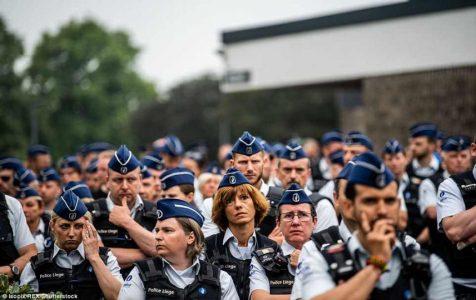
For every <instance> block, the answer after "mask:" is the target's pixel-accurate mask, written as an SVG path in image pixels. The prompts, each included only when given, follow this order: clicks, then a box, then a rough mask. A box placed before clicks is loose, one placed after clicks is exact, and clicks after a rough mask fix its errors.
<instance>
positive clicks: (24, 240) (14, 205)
mask: <svg viewBox="0 0 476 300" xmlns="http://www.w3.org/2000/svg"><path fill="white" fill-rule="evenodd" d="M5 200H6V203H7V206H8V221H9V222H10V226H11V227H12V232H13V244H14V245H15V248H17V250H18V249H20V248H23V247H25V246H28V245H31V244H35V240H34V239H33V236H32V234H31V232H30V228H29V227H28V224H27V223H26V218H25V214H24V213H23V209H22V207H21V203H20V201H18V200H17V199H15V198H13V197H10V196H8V195H5Z"/></svg>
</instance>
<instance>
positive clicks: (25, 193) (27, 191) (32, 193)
mask: <svg viewBox="0 0 476 300" xmlns="http://www.w3.org/2000/svg"><path fill="white" fill-rule="evenodd" d="M29 197H36V198H39V199H40V200H41V197H40V194H38V192H37V191H36V190H35V189H34V188H32V187H29V186H25V187H22V188H20V190H19V191H18V193H17V195H16V198H17V199H26V198H29Z"/></svg>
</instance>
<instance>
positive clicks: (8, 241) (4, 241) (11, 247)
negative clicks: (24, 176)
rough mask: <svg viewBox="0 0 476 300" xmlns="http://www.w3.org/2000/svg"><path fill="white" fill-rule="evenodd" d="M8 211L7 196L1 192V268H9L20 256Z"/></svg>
mask: <svg viewBox="0 0 476 300" xmlns="http://www.w3.org/2000/svg"><path fill="white" fill-rule="evenodd" d="M8 210H9V208H8V205H7V200H6V199H5V194H4V193H2V192H0V266H8V265H9V264H11V263H12V262H14V261H15V259H17V258H18V257H19V256H20V255H19V253H18V251H17V248H16V247H15V244H14V238H13V230H12V226H11V225H10V220H9V219H8Z"/></svg>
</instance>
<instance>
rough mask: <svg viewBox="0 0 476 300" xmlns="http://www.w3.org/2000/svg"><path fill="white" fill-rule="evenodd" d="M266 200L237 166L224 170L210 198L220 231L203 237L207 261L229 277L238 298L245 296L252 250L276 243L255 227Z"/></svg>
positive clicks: (266, 206) (263, 212) (267, 207)
mask: <svg viewBox="0 0 476 300" xmlns="http://www.w3.org/2000/svg"><path fill="white" fill-rule="evenodd" d="M268 209H269V204H268V201H267V200H266V198H265V197H264V196H263V194H262V193H260V191H259V190H258V189H257V188H256V187H254V186H252V185H251V184H250V182H249V181H248V179H247V178H246V177H245V176H244V175H243V174H242V173H241V172H240V171H238V170H237V169H234V168H230V169H228V171H227V172H226V174H225V176H224V177H223V179H222V181H221V182H220V186H219V187H218V191H217V193H216V194H215V196H214V198H213V212H212V220H213V222H214V223H215V224H217V225H218V226H219V228H220V230H221V231H220V233H217V234H214V235H212V236H209V237H208V238H207V239H206V252H205V253H206V257H207V261H209V262H211V263H212V264H214V265H216V266H218V267H219V268H220V269H221V270H223V271H226V272H227V273H228V274H230V275H231V277H232V278H233V281H234V284H235V287H236V290H237V292H238V295H239V296H240V299H248V295H249V270H250V264H251V256H252V253H253V251H256V250H259V249H264V248H269V247H273V248H276V247H277V244H276V243H275V242H274V241H272V240H270V239H268V238H267V237H266V236H264V235H262V234H260V233H259V232H257V231H256V227H257V226H259V224H260V222H261V221H262V220H263V219H264V216H265V215H266V213H267V211H268Z"/></svg>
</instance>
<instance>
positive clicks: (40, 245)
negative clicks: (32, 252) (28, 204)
mask: <svg viewBox="0 0 476 300" xmlns="http://www.w3.org/2000/svg"><path fill="white" fill-rule="evenodd" d="M44 233H45V222H43V219H42V218H40V223H38V227H37V228H36V230H35V231H34V232H32V235H33V239H34V240H35V245H36V249H38V252H43V250H45V244H44V243H45V237H44V235H43V234H44Z"/></svg>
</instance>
